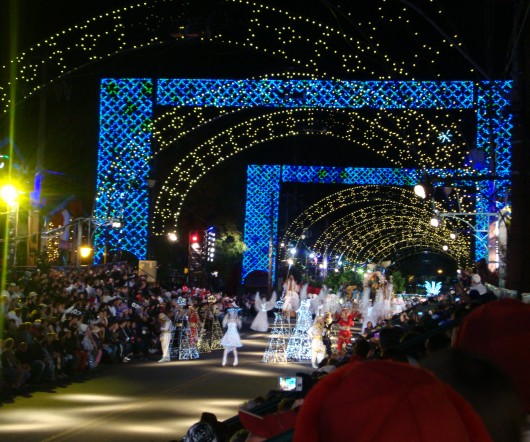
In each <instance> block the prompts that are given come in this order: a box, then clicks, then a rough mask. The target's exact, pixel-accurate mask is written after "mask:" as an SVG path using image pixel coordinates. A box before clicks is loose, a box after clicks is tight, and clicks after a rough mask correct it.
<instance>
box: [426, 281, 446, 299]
mask: <svg viewBox="0 0 530 442" xmlns="http://www.w3.org/2000/svg"><path fill="white" fill-rule="evenodd" d="M424 287H425V290H427V296H438V295H439V294H440V291H441V289H442V283H441V282H434V281H431V282H429V281H427V282H426V283H425V285H424Z"/></svg>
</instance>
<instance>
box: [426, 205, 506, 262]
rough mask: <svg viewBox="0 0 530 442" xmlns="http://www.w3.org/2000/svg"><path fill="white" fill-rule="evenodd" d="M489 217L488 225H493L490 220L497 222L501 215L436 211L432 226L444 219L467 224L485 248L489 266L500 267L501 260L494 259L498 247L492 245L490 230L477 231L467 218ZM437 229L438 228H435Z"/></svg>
mask: <svg viewBox="0 0 530 442" xmlns="http://www.w3.org/2000/svg"><path fill="white" fill-rule="evenodd" d="M478 216H482V217H487V218H488V225H490V224H491V222H490V220H491V219H492V218H493V219H495V221H498V220H499V214H497V213H491V212H488V213H482V212H438V211H435V216H434V217H433V218H432V220H431V224H432V225H433V226H434V223H433V221H434V220H442V219H443V218H450V219H454V220H456V221H458V222H461V223H464V224H466V225H467V226H468V227H470V228H471V229H472V231H473V236H474V237H475V238H476V239H477V241H478V243H480V244H481V245H482V247H484V251H485V253H486V257H487V261H488V264H493V265H497V266H500V260H498V259H492V253H493V254H497V248H498V247H497V245H496V244H492V240H493V238H492V237H491V234H490V231H489V230H483V229H477V226H476V225H474V224H472V223H471V222H469V221H468V220H467V219H465V217H478ZM435 227H436V226H435Z"/></svg>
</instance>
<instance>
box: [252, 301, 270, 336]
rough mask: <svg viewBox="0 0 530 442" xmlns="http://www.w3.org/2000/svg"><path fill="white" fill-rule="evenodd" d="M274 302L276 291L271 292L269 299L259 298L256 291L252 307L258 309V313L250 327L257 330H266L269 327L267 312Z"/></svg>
mask: <svg viewBox="0 0 530 442" xmlns="http://www.w3.org/2000/svg"><path fill="white" fill-rule="evenodd" d="M275 303H276V292H273V293H272V296H271V299H270V300H269V301H265V298H263V299H261V298H260V296H259V293H256V297H255V298H254V307H255V308H256V310H257V311H258V314H257V315H256V317H255V318H254V320H253V321H252V324H250V328H251V329H252V330H255V331H259V332H266V331H267V330H268V329H269V318H268V316H267V312H268V311H269V310H272V309H273V308H274V304H275Z"/></svg>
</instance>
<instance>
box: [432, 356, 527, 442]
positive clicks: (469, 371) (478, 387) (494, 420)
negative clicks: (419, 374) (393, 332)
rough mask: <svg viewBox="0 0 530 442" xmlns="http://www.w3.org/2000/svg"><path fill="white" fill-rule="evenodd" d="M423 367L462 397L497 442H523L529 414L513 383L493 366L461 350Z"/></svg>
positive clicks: (440, 357) (434, 359)
mask: <svg viewBox="0 0 530 442" xmlns="http://www.w3.org/2000/svg"><path fill="white" fill-rule="evenodd" d="M422 366H423V367H425V368H427V369H429V370H430V371H432V372H433V373H434V374H435V375H436V376H437V377H438V378H439V379H441V380H442V381H444V382H445V383H447V384H449V385H450V386H451V387H453V388H454V389H455V390H456V391H457V392H458V393H460V394H461V395H462V396H463V397H464V398H465V399H466V400H467V401H468V402H469V403H470V404H471V406H472V407H473V408H474V409H475V411H476V412H477V413H478V414H479V415H480V417H481V418H482V421H483V422H484V424H485V425H486V428H487V429H488V432H489V434H490V435H491V437H492V439H493V440H494V441H495V442H512V441H520V440H521V437H522V430H523V425H524V423H525V413H524V410H523V406H522V402H521V400H520V398H519V397H518V395H517V392H516V390H515V388H514V385H513V383H512V381H511V379H510V378H509V377H508V376H507V375H506V374H505V373H503V372H502V371H501V370H499V369H498V368H497V367H496V366H495V365H494V364H493V363H491V362H489V361H488V360H486V359H484V358H481V357H480V356H476V355H473V354H470V353H467V352H465V351H463V350H459V349H447V350H444V351H440V352H437V353H435V354H434V355H432V356H430V357H428V358H426V359H425V360H423V361H422Z"/></svg>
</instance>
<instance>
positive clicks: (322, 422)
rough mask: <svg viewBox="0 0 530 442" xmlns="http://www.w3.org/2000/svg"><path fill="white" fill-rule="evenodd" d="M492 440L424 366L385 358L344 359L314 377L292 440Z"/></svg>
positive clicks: (473, 414)
mask: <svg viewBox="0 0 530 442" xmlns="http://www.w3.org/2000/svg"><path fill="white" fill-rule="evenodd" d="M353 440H354V441H391V440H398V441H400V440H403V441H407V442H427V441H428V442H447V441H451V442H491V441H492V438H491V437H490V435H489V434H488V431H487V430H486V427H485V426H484V423H483V422H482V420H481V418H480V416H479V415H478V414H477V413H476V412H475V411H474V410H473V408H472V407H471V405H470V404H469V403H468V402H466V401H465V400H464V399H463V398H462V396H460V395H459V394H458V393H457V392H456V391H455V390H453V389H452V388H451V387H450V386H449V385H447V384H445V383H444V382H442V381H441V380H439V379H438V378H436V377H435V376H434V374H432V373H430V372H429V371H427V370H425V369H422V368H418V367H414V366H412V365H409V364H405V363H401V362H395V361H390V360H371V361H362V362H354V363H351V364H346V365H344V366H343V367H341V368H339V369H337V370H335V371H334V372H332V373H330V374H328V375H326V376H325V377H324V378H323V379H321V380H320V381H318V382H317V383H316V384H315V386H314V387H313V388H312V389H311V390H310V391H309V392H308V393H307V395H306V397H305V398H304V402H303V404H302V406H301V407H300V411H299V412H298V415H297V417H296V423H295V430H294V438H293V441H294V442H328V441H353Z"/></svg>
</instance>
